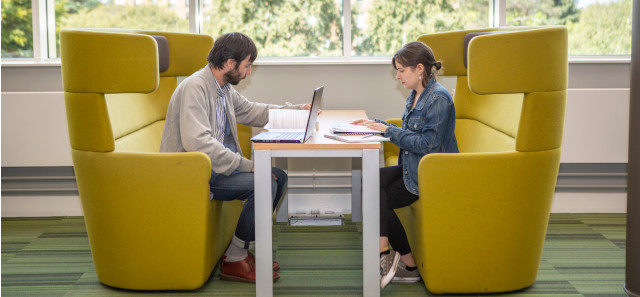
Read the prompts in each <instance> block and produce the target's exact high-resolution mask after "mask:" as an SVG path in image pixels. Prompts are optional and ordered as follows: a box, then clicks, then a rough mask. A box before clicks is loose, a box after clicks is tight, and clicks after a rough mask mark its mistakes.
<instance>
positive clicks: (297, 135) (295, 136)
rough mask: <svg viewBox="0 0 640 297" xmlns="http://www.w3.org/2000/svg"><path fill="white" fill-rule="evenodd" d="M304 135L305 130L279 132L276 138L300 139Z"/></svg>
mask: <svg viewBox="0 0 640 297" xmlns="http://www.w3.org/2000/svg"><path fill="white" fill-rule="evenodd" d="M303 136H304V132H278V133H276V134H275V135H274V137H273V138H274V139H298V138H302V137H303Z"/></svg>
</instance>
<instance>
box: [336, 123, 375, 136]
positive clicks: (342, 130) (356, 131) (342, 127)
mask: <svg viewBox="0 0 640 297" xmlns="http://www.w3.org/2000/svg"><path fill="white" fill-rule="evenodd" d="M331 133H333V134H342V135H344V134H349V135H368V134H382V132H381V131H378V130H374V129H371V128H367V127H366V126H362V125H352V124H347V123H335V124H333V125H331Z"/></svg>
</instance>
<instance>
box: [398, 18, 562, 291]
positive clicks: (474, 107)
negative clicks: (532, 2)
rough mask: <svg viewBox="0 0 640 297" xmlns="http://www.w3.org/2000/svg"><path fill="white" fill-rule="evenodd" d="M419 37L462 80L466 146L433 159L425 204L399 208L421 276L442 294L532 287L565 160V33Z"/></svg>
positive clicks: (423, 177) (424, 169) (460, 132)
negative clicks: (562, 148) (562, 145)
mask: <svg viewBox="0 0 640 297" xmlns="http://www.w3.org/2000/svg"><path fill="white" fill-rule="evenodd" d="M490 31H499V32H490ZM477 32H479V33H477ZM469 33H472V34H471V35H477V36H475V37H473V38H472V39H470V37H471V35H468V34H469ZM488 33H489V34H488ZM490 33H495V34H490ZM465 36H467V40H465ZM418 40H419V41H422V42H425V43H426V44H428V45H429V46H430V47H431V48H432V49H433V51H434V53H435V55H436V59H437V60H442V62H443V66H444V71H445V73H444V75H445V76H457V84H456V87H455V94H454V103H455V106H456V131H455V133H456V137H457V140H458V143H459V148H460V153H459V154H430V155H427V156H425V157H424V158H423V159H422V160H421V162H420V165H419V189H420V199H419V200H418V201H417V202H416V203H414V204H413V205H411V206H409V207H405V208H403V209H399V210H397V212H398V214H399V216H400V217H401V220H402V222H403V225H404V226H405V228H406V229H407V234H408V236H409V241H410V243H411V247H412V250H413V252H414V257H415V259H416V262H417V263H418V268H419V271H420V274H421V275H422V277H423V279H424V282H425V285H426V287H427V289H428V290H429V291H431V292H433V293H487V292H505V291H512V290H518V289H522V288H525V287H528V286H530V285H532V284H533V283H534V282H535V280H536V276H537V272H538V266H539V262H540V256H541V253H542V247H543V244H544V238H545V234H546V229H547V223H548V219H549V211H550V206H551V200H552V197H553V193H554V189H555V184H556V179H557V174H558V168H559V162H560V145H561V139H562V130H563V125H564V112H565V101H566V88H567V67H568V65H567V31H566V28H564V27H561V26H552V27H507V28H497V29H486V30H476V31H472V30H470V31H457V32H447V33H436V34H429V35H423V36H420V37H419V38H418ZM465 59H466V60H467V61H468V64H467V63H465V62H466V61H465ZM466 65H468V67H466ZM385 149H386V147H385Z"/></svg>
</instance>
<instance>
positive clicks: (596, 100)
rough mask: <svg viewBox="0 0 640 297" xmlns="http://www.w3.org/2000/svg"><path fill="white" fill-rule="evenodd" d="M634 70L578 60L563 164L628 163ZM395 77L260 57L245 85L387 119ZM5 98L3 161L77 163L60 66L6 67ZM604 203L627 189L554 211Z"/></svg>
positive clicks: (57, 201)
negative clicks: (315, 97)
mask: <svg viewBox="0 0 640 297" xmlns="http://www.w3.org/2000/svg"><path fill="white" fill-rule="evenodd" d="M629 70H630V66H629V64H628V63H612V64H607V63H591V64H586V63H582V64H581V63H572V64H570V67H569V90H568V100H567V113H566V122H565V133H564V139H563V153H562V157H561V162H562V163H626V162H627V148H628V118H629V114H628V108H629V84H630V81H629ZM394 75H395V73H394V71H393V69H392V67H391V66H390V64H338V65H259V63H258V66H255V67H254V69H253V74H252V76H250V77H249V78H248V79H247V80H245V81H243V82H242V83H241V84H240V85H239V86H238V87H237V89H238V90H239V91H240V92H241V93H243V94H244V95H245V96H246V97H248V98H250V99H252V100H256V101H261V102H268V103H277V104H278V103H284V102H285V101H290V102H293V103H304V102H308V101H309V100H310V97H311V95H312V90H313V88H315V87H317V86H319V85H324V86H325V93H324V109H365V110H366V111H367V114H368V116H369V117H370V118H381V119H385V118H390V117H399V116H400V115H401V114H402V112H403V108H404V98H406V96H407V95H408V92H407V91H406V90H404V89H403V88H402V86H401V85H400V84H399V83H398V82H397V81H396V80H395V79H394ZM443 84H444V85H445V86H446V87H448V88H449V89H451V88H453V80H451V79H448V78H444V79H443ZM1 101H2V123H1V124H2V167H21V166H25V167H30V166H72V162H71V157H70V152H69V144H68V135H67V130H66V118H65V114H64V112H65V111H64V100H63V96H62V85H61V75H60V68H59V66H56V65H50V66H7V65H3V66H2V97H1ZM29 199H33V203H29V202H28V200H29ZM576 199H578V200H579V201H580V202H579V203H576ZM76 200H77V197H47V198H46V199H45V198H42V197H24V196H19V197H2V215H3V216H9V215H20V214H22V215H24V214H25V213H26V214H29V213H37V214H36V215H42V213H43V211H44V212H46V210H47V209H50V210H52V212H51V214H52V215H65V214H66V215H76V214H78V211H79V203H77V201H76ZM340 203H342V204H344V201H342V202H340ZM60 205H66V207H62V209H61V207H60ZM49 206H51V207H49ZM602 206H606V209H607V211H609V212H625V211H626V195H613V194H606V193H605V194H597V193H596V194H593V195H591V196H589V198H588V199H581V198H579V197H575V195H566V193H565V194H563V193H559V194H557V195H556V199H555V201H554V205H553V211H556V212H594V211H597V210H598V209H603V207H602ZM29 207H32V208H38V209H32V210H30V209H29ZM40 208H41V209H40Z"/></svg>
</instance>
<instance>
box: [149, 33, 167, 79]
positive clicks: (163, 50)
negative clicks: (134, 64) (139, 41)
mask: <svg viewBox="0 0 640 297" xmlns="http://www.w3.org/2000/svg"><path fill="white" fill-rule="evenodd" d="M151 37H153V38H155V40H156V43H157V44H158V70H159V71H160V72H165V71H167V69H169V40H167V38H166V37H164V36H162V35H151Z"/></svg>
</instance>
